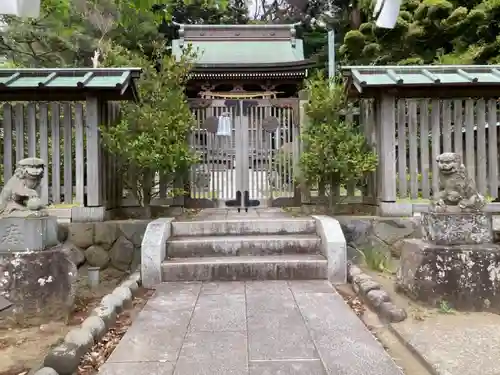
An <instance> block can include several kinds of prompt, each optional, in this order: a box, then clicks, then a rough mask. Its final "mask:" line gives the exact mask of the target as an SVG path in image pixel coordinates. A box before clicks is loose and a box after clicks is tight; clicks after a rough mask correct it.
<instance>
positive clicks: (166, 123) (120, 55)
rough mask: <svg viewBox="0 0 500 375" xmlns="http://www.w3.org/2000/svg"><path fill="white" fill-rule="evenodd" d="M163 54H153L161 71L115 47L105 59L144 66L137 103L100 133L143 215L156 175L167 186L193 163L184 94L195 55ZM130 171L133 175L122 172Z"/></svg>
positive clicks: (159, 51)
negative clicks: (160, 177)
mask: <svg viewBox="0 0 500 375" xmlns="http://www.w3.org/2000/svg"><path fill="white" fill-rule="evenodd" d="M163 51H164V46H163V45H159V46H158V47H157V48H156V49H155V52H154V53H155V56H156V57H157V61H159V62H160V65H161V69H157V64H156V63H155V62H154V61H151V60H149V59H147V58H145V57H144V55H140V54H136V53H133V52H131V51H128V50H127V49H125V48H123V47H122V46H119V45H114V46H111V47H110V48H108V49H107V52H106V55H105V64H106V65H107V66H125V65H126V64H132V65H134V66H140V67H142V68H143V74H142V75H141V78H140V79H139V80H138V82H137V85H138V89H139V95H140V98H141V101H140V102H139V103H133V102H126V103H124V104H123V105H122V106H121V118H122V120H121V122H119V123H118V124H117V125H116V126H113V127H102V128H101V131H102V136H103V139H104V142H105V144H106V146H107V148H108V150H109V151H110V152H111V153H112V154H114V155H116V156H118V157H119V160H121V163H122V170H123V171H124V176H128V177H129V178H128V179H127V181H126V184H127V187H128V188H129V189H130V191H131V192H132V194H133V195H134V197H135V198H136V199H137V201H138V202H139V203H140V204H141V206H143V207H145V208H146V214H147V215H148V216H149V215H150V214H151V212H150V203H151V199H152V194H151V192H152V190H153V185H154V183H155V181H156V180H157V179H156V172H157V171H161V173H162V174H163V175H164V176H166V178H167V184H168V185H170V186H172V183H173V182H174V181H175V180H176V178H177V177H181V176H183V174H184V173H185V171H187V170H188V169H189V167H190V166H191V165H192V164H193V163H194V162H195V161H196V160H197V159H196V155H194V154H192V152H191V151H190V148H189V145H188V136H189V133H190V132H191V130H192V127H193V125H194V122H193V117H192V112H191V110H190V108H189V106H188V103H187V100H186V97H185V95H184V85H185V83H186V81H187V79H188V74H189V71H190V68H191V66H192V61H193V57H194V56H193V54H192V53H191V52H190V51H187V52H186V54H185V55H184V56H183V57H182V58H181V60H180V61H176V60H175V58H174V57H172V56H167V55H165V54H164V53H163ZM130 171H133V173H127V172H130ZM175 193H181V192H176V191H174V194H175Z"/></svg>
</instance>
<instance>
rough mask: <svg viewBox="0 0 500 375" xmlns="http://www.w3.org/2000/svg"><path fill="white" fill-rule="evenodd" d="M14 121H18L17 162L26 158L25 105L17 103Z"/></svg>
mask: <svg viewBox="0 0 500 375" xmlns="http://www.w3.org/2000/svg"><path fill="white" fill-rule="evenodd" d="M14 121H15V123H16V162H18V161H19V160H21V159H24V105H23V104H21V103H18V104H16V108H15V113H14Z"/></svg>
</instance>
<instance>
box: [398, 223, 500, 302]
mask: <svg viewBox="0 0 500 375" xmlns="http://www.w3.org/2000/svg"><path fill="white" fill-rule="evenodd" d="M456 230H458V229H456ZM396 286H397V288H398V289H399V290H400V291H402V292H404V293H405V294H407V295H408V296H409V297H411V298H413V299H415V300H418V301H422V302H425V303H428V304H431V305H434V306H439V303H440V302H441V301H446V302H448V303H449V304H450V305H451V306H452V307H453V308H455V309H459V310H473V311H474V310H485V309H489V308H491V309H494V310H497V311H498V310H500V246H498V245H495V244H491V243H489V244H470V245H438V244H432V243H429V242H428V241H424V240H417V239H410V240H404V244H403V247H402V252H401V260H400V266H399V268H398V271H397V274H396Z"/></svg>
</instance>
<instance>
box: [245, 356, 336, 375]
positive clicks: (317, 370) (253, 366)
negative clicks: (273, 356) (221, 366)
mask: <svg viewBox="0 0 500 375" xmlns="http://www.w3.org/2000/svg"><path fill="white" fill-rule="evenodd" d="M249 370H250V375H328V374H327V373H326V371H325V368H324V367H323V364H322V363H321V360H319V359H313V360H291V361H250V365H249Z"/></svg>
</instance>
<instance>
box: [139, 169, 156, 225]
mask: <svg viewBox="0 0 500 375" xmlns="http://www.w3.org/2000/svg"><path fill="white" fill-rule="evenodd" d="M153 179H154V173H153V172H152V171H149V170H146V171H144V173H143V174H142V184H141V185H142V186H141V188H142V202H141V206H142V207H143V208H144V215H145V218H146V219H151V216H152V213H151V198H152V196H151V190H153V184H154V181H153Z"/></svg>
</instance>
